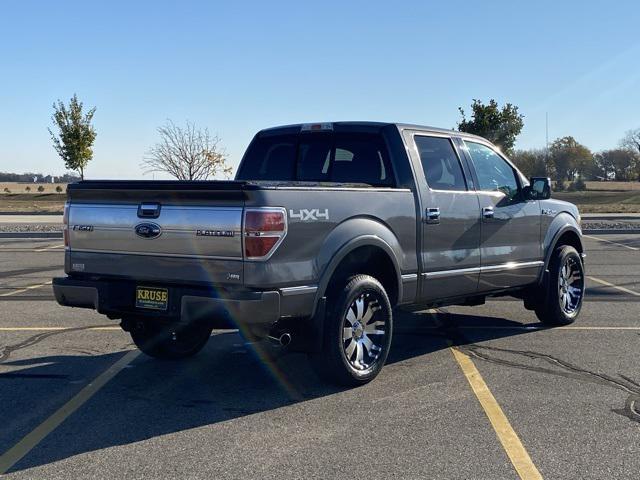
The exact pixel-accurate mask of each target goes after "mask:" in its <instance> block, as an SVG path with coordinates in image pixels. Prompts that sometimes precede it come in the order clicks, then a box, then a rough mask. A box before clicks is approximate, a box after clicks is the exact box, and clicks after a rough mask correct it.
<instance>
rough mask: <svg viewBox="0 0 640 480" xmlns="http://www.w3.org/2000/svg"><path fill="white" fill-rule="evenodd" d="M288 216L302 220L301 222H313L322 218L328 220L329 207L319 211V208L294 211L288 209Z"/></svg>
mask: <svg viewBox="0 0 640 480" xmlns="http://www.w3.org/2000/svg"><path fill="white" fill-rule="evenodd" d="M289 217H290V218H292V219H294V218H297V219H298V220H302V221H303V222H314V221H317V220H320V219H321V218H324V219H325V220H329V209H328V208H325V209H324V210H323V211H320V209H319V208H312V209H310V210H309V209H306V208H303V209H302V210H298V212H297V213H296V212H295V211H294V210H289Z"/></svg>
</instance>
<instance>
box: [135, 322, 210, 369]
mask: <svg viewBox="0 0 640 480" xmlns="http://www.w3.org/2000/svg"><path fill="white" fill-rule="evenodd" d="M132 323H133V328H132V329H131V331H130V333H131V338H132V339H133V343H135V344H136V346H137V347H138V348H139V349H140V350H142V352H143V353H145V354H147V355H149V356H150V357H154V358H159V359H163V360H179V359H182V358H187V357H191V356H193V355H195V354H196V353H198V352H199V351H200V350H202V348H203V347H204V346H205V345H206V343H207V341H208V340H209V337H210V336H211V330H212V329H211V327H208V326H206V325H204V324H200V323H193V324H189V325H179V326H178V325H166V324H165V325H162V324H158V323H154V321H153V320H145V321H134V322H132Z"/></svg>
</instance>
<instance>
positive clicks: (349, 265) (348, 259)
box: [314, 234, 402, 313]
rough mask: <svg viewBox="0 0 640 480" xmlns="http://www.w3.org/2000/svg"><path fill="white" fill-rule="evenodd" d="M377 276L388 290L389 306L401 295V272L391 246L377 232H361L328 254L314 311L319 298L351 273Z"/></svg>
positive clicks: (394, 303) (397, 300) (396, 301)
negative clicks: (371, 233) (364, 233)
mask: <svg viewBox="0 0 640 480" xmlns="http://www.w3.org/2000/svg"><path fill="white" fill-rule="evenodd" d="M355 274H365V275H371V276H372V277H374V278H376V279H377V280H378V281H379V282H380V283H381V284H382V286H383V287H384V288H385V290H386V291H387V295H389V300H390V302H391V305H392V307H393V306H395V305H396V304H397V303H398V302H399V300H400V299H401V298H402V276H401V270H400V265H399V262H398V259H397V256H396V253H395V252H394V250H393V248H392V247H391V246H390V245H389V243H387V242H386V241H385V240H384V239H382V238H380V237H379V236H377V235H370V234H367V235H360V236H358V237H356V238H353V239H351V240H349V241H348V242H346V243H345V244H344V245H342V246H341V247H340V249H339V250H338V251H337V252H336V253H335V255H334V256H333V257H332V258H331V260H330V262H329V263H328V265H327V266H326V268H325V269H324V272H323V274H322V276H321V278H320V282H319V284H318V290H317V293H316V299H315V302H314V313H315V309H316V308H317V305H318V302H319V301H320V299H321V298H322V297H324V296H327V295H328V294H330V293H331V287H332V286H334V285H335V286H336V287H337V286H338V284H339V283H340V282H341V281H342V280H346V278H348V277H349V276H351V275H355Z"/></svg>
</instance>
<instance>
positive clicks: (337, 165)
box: [236, 132, 395, 187]
mask: <svg viewBox="0 0 640 480" xmlns="http://www.w3.org/2000/svg"><path fill="white" fill-rule="evenodd" d="M236 178H237V179H238V180H277V181H301V182H305V181H306V182H338V183H366V184H369V185H372V186H381V187H390V186H394V185H395V180H394V176H393V172H392V170H391V164H390V161H389V154H388V152H387V148H386V145H385V143H384V140H383V139H382V137H381V136H379V135H375V134H369V133H334V132H331V133H329V132H319V133H301V134H299V135H274V136H263V137H261V136H258V137H256V138H255V139H254V141H253V142H252V143H251V145H250V146H249V148H248V150H247V153H246V154H245V157H244V159H243V163H242V167H241V169H240V171H239V172H238V175H237V177H236Z"/></svg>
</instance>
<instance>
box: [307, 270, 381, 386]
mask: <svg viewBox="0 0 640 480" xmlns="http://www.w3.org/2000/svg"><path fill="white" fill-rule="evenodd" d="M327 307H328V308H327V316H326V319H325V326H324V338H323V348H322V351H321V352H319V353H314V354H311V365H312V366H313V368H314V370H315V371H316V372H317V373H318V375H319V376H320V377H321V378H322V379H324V380H326V381H328V382H330V383H334V384H339V385H347V386H358V385H363V384H365V383H368V382H370V381H371V380H373V379H374V378H375V377H376V376H377V375H378V374H379V373H380V370H382V367H383V366H384V363H385V361H386V360H387V355H388V354H389V348H390V346H391V337H392V335H393V314H392V309H391V303H390V301H389V297H388V296H387V292H386V291H385V289H384V287H383V286H382V284H381V283H380V282H379V281H378V280H376V279H375V278H373V277H371V276H369V275H356V276H354V277H351V278H349V279H348V280H347V282H346V285H345V286H344V287H343V288H342V289H341V290H337V291H336V293H335V294H334V295H332V297H331V298H330V299H328V305H327Z"/></svg>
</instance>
